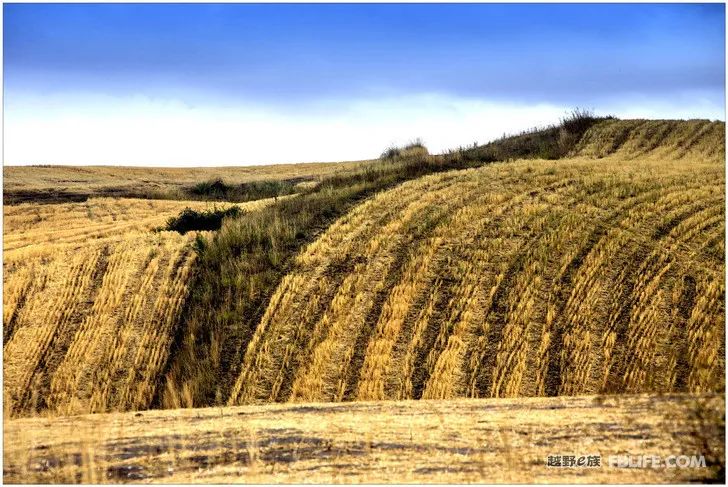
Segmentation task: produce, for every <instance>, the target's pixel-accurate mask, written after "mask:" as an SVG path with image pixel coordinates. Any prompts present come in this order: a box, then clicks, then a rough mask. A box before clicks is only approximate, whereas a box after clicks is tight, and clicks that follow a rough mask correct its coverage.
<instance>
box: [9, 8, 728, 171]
mask: <svg viewBox="0 0 728 487" xmlns="http://www.w3.org/2000/svg"><path fill="white" fill-rule="evenodd" d="M724 32H725V13H724V6H723V5H718V4H712V5H699V4H687V5H675V4H634V5H624V4H611V5H610V4H604V5H599V4H590V5H574V4H551V5H545V4H525V5H515V4H514V5H508V4H489V5H472V4H459V5H458V4H449V5H448V4H439V5H438V4H422V5H412V4H399V5H397V4H391V5H381V4H379V5H375V4H372V5H365V4H359V5H356V4H345V5H329V4H321V5H290V4H289V5H270V4H268V5H253V4H250V5H232V4H217V5H210V4H208V5H195V4H176V5H175V4H158V5H154V4H126V5H125V4H105V5H104V4H98V5H93V4H67V5H64V4H51V5H43V4H25V5H22V4H5V6H4V39H3V41H4V74H5V79H4V82H5V100H4V103H5V147H6V150H5V163H7V164H27V163H66V164H94V163H95V164H154V165H208V164H209V165H222V164H255V163H271V162H294V161H314V160H321V161H322V160H343V159H361V158H368V157H373V156H376V155H377V154H378V153H379V152H381V150H382V149H383V148H384V147H385V146H387V145H388V144H392V143H402V142H406V141H408V140H410V139H413V138H415V137H421V138H423V139H424V140H425V143H426V144H427V145H428V146H429V147H430V149H431V150H433V151H439V150H444V149H447V148H450V147H455V146H458V145H465V144H471V143H473V142H474V141H478V142H485V141H487V140H490V139H492V138H493V137H496V136H499V135H501V134H503V133H504V132H511V131H514V130H519V129H522V128H527V127H529V126H532V125H536V124H546V123H551V122H555V121H557V120H558V118H559V116H561V115H562V114H563V113H564V112H565V110H567V109H569V108H573V107H575V106H580V107H588V108H593V109H594V110H595V111H596V112H597V113H602V114H607V113H609V114H614V115H617V116H620V117H624V118H627V117H649V118H653V117H669V118H690V117H701V118H711V119H715V118H719V119H725V112H724V103H725V102H724V100H725V94H724V86H725V54H724V37H725V34H724Z"/></svg>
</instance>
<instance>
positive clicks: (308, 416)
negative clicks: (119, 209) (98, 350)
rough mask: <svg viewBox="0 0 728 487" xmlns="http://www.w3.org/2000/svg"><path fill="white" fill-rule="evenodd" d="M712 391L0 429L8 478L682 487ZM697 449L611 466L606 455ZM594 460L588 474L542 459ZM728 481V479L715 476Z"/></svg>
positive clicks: (142, 416) (700, 478)
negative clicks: (674, 458) (675, 486)
mask: <svg viewBox="0 0 728 487" xmlns="http://www.w3.org/2000/svg"><path fill="white" fill-rule="evenodd" d="M724 408H725V401H724V399H723V398H721V397H718V396H693V397H687V396H621V397H620V396H609V397H595V396H592V397H588V396H582V397H571V398H530V399H523V398H521V399H487V400H483V399H478V400H456V401H399V402H358V403H348V404H338V405H333V404H306V405H268V406H245V407H228V408H208V409H185V410H174V411H146V412H143V413H122V414H101V415H89V416H73V417H65V418H35V419H16V420H11V421H6V422H5V426H4V433H5V450H4V457H3V468H4V480H5V482H11V483H14V482H54V483H68V482H93V483H104V482H134V483H140V482H145V483H146V482H164V483H193V482H194V483H217V484H225V483H233V482H244V483H281V482H296V483H309V482H311V483H327V482H337V483H361V482H366V483H388V482H403V483H404V482H406V483H468V482H481V483H482V482H485V483H501V482H507V483H534V482H535V483H548V482H562V483H684V482H690V481H695V482H705V481H711V480H715V479H716V478H719V476H720V475H721V473H720V470H719V469H720V466H719V464H718V463H719V462H718V460H719V459H722V458H724V454H725V452H724V441H723V436H722V430H721V429H720V428H716V425H717V424H718V421H720V416H721V415H722V411H723V409H724ZM628 454H632V455H640V456H641V455H649V456H652V455H658V456H661V457H662V458H666V457H668V456H670V455H704V456H705V459H706V463H705V467H697V468H669V467H668V468H651V467H647V468H618V467H614V466H610V464H609V456H611V455H628ZM553 455H576V456H580V455H590V456H594V455H599V456H600V458H601V466H600V467H594V468H558V467H547V466H546V460H547V457H548V456H553ZM723 475H724V473H723Z"/></svg>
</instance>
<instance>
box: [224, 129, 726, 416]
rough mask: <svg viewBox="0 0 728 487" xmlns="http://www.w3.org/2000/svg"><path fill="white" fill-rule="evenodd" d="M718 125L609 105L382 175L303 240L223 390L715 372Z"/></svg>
mask: <svg viewBox="0 0 728 487" xmlns="http://www.w3.org/2000/svg"><path fill="white" fill-rule="evenodd" d="M723 139H724V125H723V124H722V123H708V122H672V121H664V122H663V121H616V120H614V121H611V120H610V121H606V122H602V123H600V124H598V125H596V126H595V127H593V128H592V129H591V130H590V131H588V132H587V133H586V134H585V136H584V137H583V139H582V141H581V142H580V143H579V145H578V147H577V148H576V152H575V153H574V154H573V157H571V158H568V159H562V160H558V161H545V160H522V161H518V162H509V163H499V164H493V165H489V166H486V167H482V168H478V169H470V170H466V171H453V172H448V173H443V174H438V175H433V176H426V177H423V178H419V179H416V180H413V181H409V182H407V183H404V184H402V185H400V186H398V187H396V188H394V189H392V190H389V191H387V192H383V193H380V194H378V195H376V196H375V197H373V198H371V199H369V200H368V201H366V202H365V203H363V204H361V205H359V206H357V207H356V208H355V209H353V210H352V211H351V212H349V213H348V214H347V215H346V216H345V217H343V218H341V219H339V220H338V221H337V222H336V223H335V224H333V225H332V226H331V227H330V228H329V229H328V230H327V231H326V232H325V233H324V234H323V235H322V236H321V237H320V238H318V239H317V240H316V241H315V242H313V243H312V244H310V245H309V246H308V247H306V248H305V249H304V250H303V251H302V252H301V253H300V254H299V255H298V256H297V258H296V263H295V267H294V269H293V270H292V271H291V272H289V273H288V274H287V275H286V276H285V278H284V279H283V281H282V283H281V284H280V286H279V287H278V289H277V291H276V292H275V294H274V295H273V297H272V298H271V300H270V302H269V304H268V307H267V309H266V311H265V314H264V316H263V319H262V320H261V322H260V324H259V325H258V327H257V328H256V330H255V334H254V336H253V338H252V340H251V341H250V342H249V344H248V346H247V348H246V350H245V352H244V354H243V359H242V367H241V373H240V375H239V377H238V380H237V382H236V383H235V385H234V387H233V388H232V391H231V394H230V399H229V404H247V403H256V402H271V401H302V402H308V401H342V400H379V399H419V398H430V399H435V398H437V399H447V398H457V397H504V396H509V397H510V396H553V395H577V394H595V393H626V392H631V393H635V392H672V391H682V392H703V391H722V390H724V377H723V372H722V371H723V369H724V363H723V362H724V359H723V357H724V346H725V344H724V341H723V339H722V337H723V334H724V322H723V316H724V295H725V288H724V283H723V275H724V269H725V263H724V258H723V254H724V245H725V242H724V232H725V223H724V216H725V193H724V187H725V179H724V160H723Z"/></svg>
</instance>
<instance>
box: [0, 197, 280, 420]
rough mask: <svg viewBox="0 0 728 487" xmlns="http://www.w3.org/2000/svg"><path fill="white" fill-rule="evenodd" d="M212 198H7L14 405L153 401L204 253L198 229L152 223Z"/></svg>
mask: <svg viewBox="0 0 728 487" xmlns="http://www.w3.org/2000/svg"><path fill="white" fill-rule="evenodd" d="M268 203H269V201H259V202H253V203H246V204H243V205H241V206H242V207H243V208H245V209H248V210H254V209H255V208H259V207H261V206H263V205H265V204H268ZM208 206H210V204H208V203H204V202H185V201H151V200H134V199H112V198H92V199H89V200H88V201H86V202H84V203H68V204H58V205H44V204H22V205H17V206H5V207H4V221H5V227H4V262H3V282H4V289H5V290H4V293H3V306H4V308H3V324H4V327H3V338H4V345H3V351H4V359H3V372H4V376H3V378H4V384H3V390H4V410H5V411H6V413H8V414H27V413H30V412H33V411H37V410H44V411H45V412H46V413H77V412H96V411H109V410H129V409H140V408H146V407H149V405H150V403H151V401H152V395H153V393H154V388H155V387H156V382H157V377H158V376H159V375H160V374H161V372H162V368H163V366H164V364H165V363H166V360H167V355H168V353H169V348H170V344H171V341H172V339H173V333H172V331H173V325H174V323H175V320H176V319H177V316H178V315H179V312H180V310H181V309H182V305H183V303H184V300H185V297H186V295H187V291H188V286H189V284H190V273H191V271H192V269H193V263H194V260H195V253H194V251H193V250H192V247H191V245H190V243H191V241H192V239H193V238H194V233H190V234H187V235H184V236H182V235H179V234H177V233H175V232H158V233H153V232H151V230H152V229H153V228H155V227H158V226H160V225H162V224H163V223H164V222H165V220H166V219H167V218H168V217H170V216H172V215H176V214H177V213H178V212H179V211H180V210H182V209H183V208H185V207H192V208H196V209H204V208H206V207H208Z"/></svg>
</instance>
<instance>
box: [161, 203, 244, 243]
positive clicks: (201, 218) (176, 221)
mask: <svg viewBox="0 0 728 487" xmlns="http://www.w3.org/2000/svg"><path fill="white" fill-rule="evenodd" d="M241 214H242V210H241V209H240V207H238V206H231V207H230V208H227V209H217V208H213V209H212V210H206V211H195V210H193V209H191V208H185V209H184V210H182V212H181V213H180V214H179V215H177V216H173V217H170V218H169V219H168V220H167V225H166V227H165V228H164V229H165V230H169V231H173V232H179V233H181V234H185V233H187V232H191V231H195V230H198V231H202V230H219V229H220V227H221V226H222V221H223V219H224V218H227V217H233V218H234V217H238V216H240V215H241ZM197 245H198V247H199V248H200V249H203V248H204V246H202V245H201V243H200V242H199V241H198V242H197Z"/></svg>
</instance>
